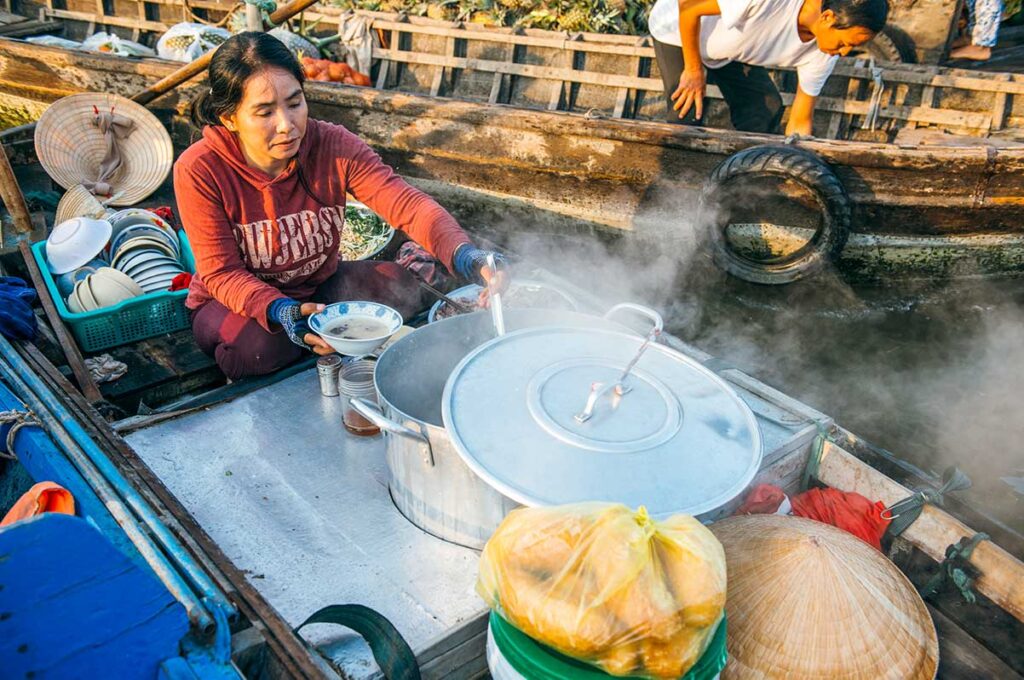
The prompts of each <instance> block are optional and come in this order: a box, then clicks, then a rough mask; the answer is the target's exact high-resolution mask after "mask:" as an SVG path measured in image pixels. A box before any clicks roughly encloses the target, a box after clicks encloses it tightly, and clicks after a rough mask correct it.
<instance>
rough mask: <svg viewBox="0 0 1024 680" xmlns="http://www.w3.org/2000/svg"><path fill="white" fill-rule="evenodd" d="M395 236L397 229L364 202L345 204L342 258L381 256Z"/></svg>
mask: <svg viewBox="0 0 1024 680" xmlns="http://www.w3.org/2000/svg"><path fill="white" fill-rule="evenodd" d="M394 237H395V230H394V229H393V228H392V227H391V226H390V225H389V224H388V223H387V222H385V221H384V220H382V219H381V218H380V217H378V216H377V214H376V213H374V212H373V211H372V210H370V209H369V208H367V207H366V206H365V205H363V204H362V203H356V202H350V203H349V204H348V205H346V206H345V228H344V229H343V230H342V232H341V246H340V249H341V259H342V260H349V261H351V260H372V259H374V258H376V257H379V256H381V255H382V254H383V253H384V250H385V249H386V248H387V247H388V245H389V244H390V243H391V241H392V239H394Z"/></svg>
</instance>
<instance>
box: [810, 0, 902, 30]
mask: <svg viewBox="0 0 1024 680" xmlns="http://www.w3.org/2000/svg"><path fill="white" fill-rule="evenodd" d="M827 9H830V10H832V13H833V14H835V15H836V23H835V27H836V28H839V29H843V28H854V27H855V26H860V27H862V28H866V29H868V30H869V31H871V32H872V33H880V32H881V31H882V29H883V28H885V20H886V19H888V18H889V3H888V1H887V0H821V11H822V12H824V11H825V10H827Z"/></svg>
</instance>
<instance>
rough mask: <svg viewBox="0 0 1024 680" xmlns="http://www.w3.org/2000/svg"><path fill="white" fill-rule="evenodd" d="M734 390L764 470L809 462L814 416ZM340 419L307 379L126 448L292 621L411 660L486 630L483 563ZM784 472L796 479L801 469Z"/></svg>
mask: <svg viewBox="0 0 1024 680" xmlns="http://www.w3.org/2000/svg"><path fill="white" fill-rule="evenodd" d="M724 373H726V374H727V373H729V371H728V370H726V371H724ZM737 391H738V392H739V394H740V395H741V396H742V397H743V399H744V400H745V401H747V403H748V404H750V405H751V407H752V409H753V410H754V411H755V413H757V414H758V422H759V425H760V427H761V430H762V433H763V436H764V451H765V456H764V462H763V467H764V468H767V467H768V466H769V465H771V464H772V463H774V462H776V461H778V460H780V458H782V457H785V456H787V455H788V456H790V457H791V458H793V459H796V458H801V457H802V456H805V455H806V450H808V449H809V447H810V443H811V440H812V439H813V436H814V434H815V432H816V431H817V430H816V425H815V424H814V419H815V417H817V416H820V414H817V413H816V412H813V411H809V410H800V409H799V408H793V409H787V408H785V407H780V406H778V405H777V404H772V403H770V401H769V400H768V399H767V398H765V396H764V395H758V394H756V393H755V392H751V391H748V390H745V389H743V388H741V387H738V386H737ZM341 417H342V403H341V401H340V400H339V399H338V398H329V397H322V396H321V395H320V392H319V381H318V377H317V374H316V370H315V369H307V370H304V371H302V372H300V373H298V374H296V375H293V376H291V377H288V378H285V379H284V380H281V381H280V382H277V383H274V384H272V385H267V386H264V387H261V388H260V389H258V390H256V391H254V392H251V393H249V394H247V395H245V396H241V397H239V398H236V399H234V400H231V401H227V402H223V403H219V404H216V405H214V406H211V407H209V408H205V409H202V410H197V411H193V412H191V413H188V414H186V415H183V416H180V417H178V418H175V419H172V420H164V421H163V422H158V423H156V424H153V425H150V426H149V427H146V428H143V429H139V430H136V431H135V432H132V433H130V434H128V435H126V437H125V438H126V440H127V441H128V443H129V444H130V445H131V446H132V448H133V449H134V450H135V451H136V452H137V453H138V455H139V456H140V457H141V458H142V459H143V461H145V463H146V464H147V465H148V466H149V467H150V468H151V469H152V471H153V472H154V474H156V476H158V477H159V478H160V479H161V481H162V483H163V484H164V485H166V487H167V488H168V489H169V490H170V491H171V493H173V494H174V495H175V496H176V497H177V498H178V499H179V500H180V501H181V503H182V504H183V505H184V506H185V508H186V509H187V510H188V511H189V512H190V513H191V514H192V516H193V517H194V518H195V519H196V521H197V522H198V523H199V524H200V525H201V526H202V527H203V529H204V530H205V531H206V532H207V533H208V534H209V535H210V537H211V538H212V539H213V540H214V541H216V543H217V544H218V545H219V546H220V548H221V549H222V550H223V551H224V553H225V554H226V555H227V557H228V558H229V559H230V560H231V561H232V562H233V563H234V564H235V566H237V567H238V568H239V569H240V570H242V571H243V572H244V573H245V574H247V578H248V579H249V582H250V583H251V584H252V585H253V586H254V587H255V588H256V589H257V590H259V591H260V593H261V594H262V595H263V596H264V597H265V598H266V600H267V601H268V602H269V603H270V604H271V606H273V607H274V608H275V609H276V610H277V611H278V612H279V613H280V614H281V615H282V616H283V618H284V619H285V620H286V621H287V622H288V623H290V624H292V625H297V624H299V623H301V622H302V620H304V619H305V617H307V616H308V615H309V614H310V613H312V612H313V611H315V610H317V609H319V608H320V607H323V606H325V605H329V604H337V603H360V604H365V605H367V606H370V607H373V608H375V609H377V610H378V611H380V612H382V613H383V614H384V615H385V616H387V617H388V618H389V619H391V620H392V621H393V622H394V623H395V625H396V626H397V627H398V629H399V630H400V631H401V632H402V634H403V635H404V636H405V637H406V639H407V640H408V642H409V643H410V645H411V647H412V648H413V649H414V650H415V651H416V652H417V654H418V655H421V654H422V653H423V652H424V651H425V650H429V649H431V648H432V647H436V646H437V645H438V644H439V641H441V642H443V641H444V640H445V639H449V638H451V637H452V636H453V635H457V634H458V633H459V631H460V630H461V629H464V628H465V627H467V626H470V625H474V624H475V625H478V626H479V629H480V631H482V625H481V622H482V620H483V615H484V603H483V601H482V600H480V599H479V597H478V596H477V595H476V593H475V591H474V585H475V581H476V573H477V558H478V553H477V552H475V551H473V550H470V549H467V548H462V547H460V546H456V545H453V544H450V543H446V542H444V541H442V540H440V539H437V538H435V537H433V536H431V535H429V534H427V533H425V532H423V531H421V530H420V529H418V528H417V527H415V526H414V525H413V524H411V523H410V522H408V521H407V520H406V519H405V518H404V517H403V516H402V515H401V514H400V513H399V512H398V510H397V509H395V507H394V505H393V504H392V502H391V498H390V496H389V493H388V487H387V484H388V471H387V466H386V463H385V458H384V442H383V440H382V438H381V437H380V436H376V437H369V438H364V437H356V436H354V435H351V434H349V433H348V432H347V431H346V430H345V429H344V428H343V426H342V424H341ZM784 467H785V466H784ZM774 468H775V469H773V470H772V472H771V474H773V475H777V474H778V468H779V466H777V465H776V466H774ZM785 469H786V470H788V472H789V474H791V475H793V476H794V479H795V478H796V477H797V476H798V475H799V472H800V471H801V470H802V467H801V466H797V465H792V466H789V467H786V468H785ZM773 481H776V482H780V481H782V480H779V479H775V478H773ZM311 630H312V634H310V633H306V634H307V635H310V639H311V641H313V642H314V643H315V644H319V645H320V646H321V650H322V651H324V652H325V653H326V654H327V655H328V656H329V657H330V658H332V659H333V660H334V661H335V662H336V664H337V665H339V667H340V668H341V670H343V671H344V672H345V673H347V674H348V675H349V677H352V678H362V677H370V676H372V674H373V672H374V668H375V665H374V663H373V661H372V657H371V656H370V653H369V649H368V648H367V647H366V646H365V645H364V644H363V643H362V641H361V640H359V639H357V638H355V637H354V636H352V635H351V634H350V635H344V634H342V635H341V636H340V637H339V636H338V633H337V631H332V630H330V629H327V628H324V627H320V630H316V628H313V629H311ZM475 639H476V642H475V643H474V644H476V647H475V648H473V649H475V654H476V657H479V658H475V657H473V654H474V652H473V651H472V649H464V650H463V651H462V652H460V653H461V654H463V655H467V654H468V655H469V656H470V657H471V658H474V661H473V663H475V664H476V665H477V666H479V669H478V670H480V672H483V671H484V670H485V668H484V666H483V665H482V664H483V656H482V654H483V640H482V636H479V635H478V636H477V638H475ZM472 668H473V665H472V663H471V664H470V669H472ZM465 670H466V669H465V668H464V669H463V671H465ZM459 675H460V677H466V676H465V675H463V674H462V672H460V673H459Z"/></svg>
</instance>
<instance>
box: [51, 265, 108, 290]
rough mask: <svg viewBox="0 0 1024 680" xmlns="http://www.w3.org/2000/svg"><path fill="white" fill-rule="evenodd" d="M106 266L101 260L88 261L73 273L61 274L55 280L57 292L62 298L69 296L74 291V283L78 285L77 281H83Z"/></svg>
mask: <svg viewBox="0 0 1024 680" xmlns="http://www.w3.org/2000/svg"><path fill="white" fill-rule="evenodd" d="M106 266H107V263H106V262H104V261H103V260H100V259H95V260H89V261H88V262H86V263H85V264H84V265H82V266H81V267H79V268H77V269H75V270H73V271H70V272H65V273H63V274H61V275H60V276H58V277H57V278H56V280H55V283H56V284H57V291H58V292H59V293H60V294H61V295H62V296H64V297H65V298H66V297H68V296H69V295H71V291H73V290H74V289H75V284H76V283H78V282H79V281H81V280H82V279H84V278H85V277H86V276H88V275H89V274H92V273H93V272H94V271H96V270H97V269H99V268H100V267H106Z"/></svg>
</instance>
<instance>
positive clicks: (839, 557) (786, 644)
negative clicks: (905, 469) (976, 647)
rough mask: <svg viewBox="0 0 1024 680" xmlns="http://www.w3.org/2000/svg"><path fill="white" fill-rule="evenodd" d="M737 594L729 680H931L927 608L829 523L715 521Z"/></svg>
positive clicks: (763, 518) (888, 565) (731, 598)
mask: <svg viewBox="0 0 1024 680" xmlns="http://www.w3.org/2000/svg"><path fill="white" fill-rule="evenodd" d="M710 528H711V530H712V532H713V533H714V534H715V536H717V537H718V540H719V541H721V543H722V546H723V547H724V548H725V561H726V568H727V570H728V582H729V590H728V595H727V600H726V611H727V612H729V636H728V640H727V646H728V650H729V661H728V663H727V664H726V667H725V670H724V671H723V672H722V678H723V680H726V679H728V678H742V679H745V678H817V679H821V680H825V679H826V678H843V679H844V680H882V679H885V678H891V679H893V680H896V679H897V678H898V679H899V680H917V679H931V678H934V677H935V673H936V671H937V669H938V662H939V643H938V638H937V636H936V634H935V624H933V623H932V620H931V617H930V616H929V614H928V609H927V608H926V607H925V604H924V601H922V600H921V597H920V596H919V595H918V594H917V591H915V590H914V587H913V586H912V585H911V584H910V581H908V580H907V578H906V577H905V576H904V575H903V574H902V573H901V572H900V571H899V569H897V568H896V566H895V565H893V563H892V562H890V561H889V560H888V559H886V558H885V556H884V555H883V554H882V553H880V552H878V551H877V550H875V549H874V548H872V547H871V546H869V545H868V544H867V543H864V542H863V541H862V540H860V539H859V538H857V537H855V536H852V535H850V534H848V533H846V532H845V531H842V530H840V529H837V528H835V527H833V526H830V525H828V524H823V523H821V522H815V521H813V520H809V519H802V518H799V517H784V516H781V515H746V516H741V517H730V518H728V519H725V520H722V521H719V522H715V523H714V524H713V525H711V527H710Z"/></svg>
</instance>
